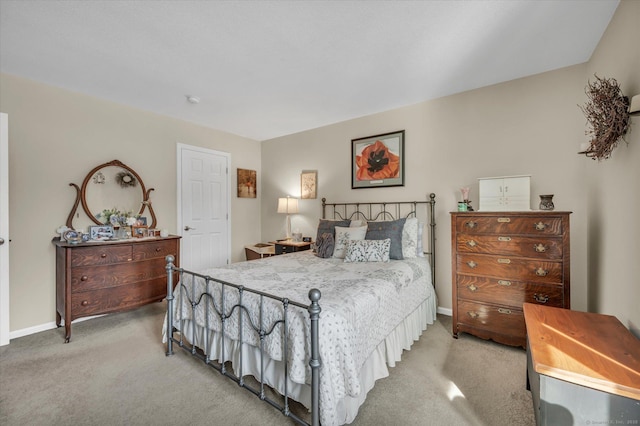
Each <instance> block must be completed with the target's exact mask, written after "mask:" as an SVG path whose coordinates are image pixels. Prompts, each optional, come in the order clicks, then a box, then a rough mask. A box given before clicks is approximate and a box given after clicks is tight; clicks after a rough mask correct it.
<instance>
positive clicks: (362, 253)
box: [344, 238, 391, 263]
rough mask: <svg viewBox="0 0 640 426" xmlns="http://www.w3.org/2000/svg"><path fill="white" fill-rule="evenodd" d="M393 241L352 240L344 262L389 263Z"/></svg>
mask: <svg viewBox="0 0 640 426" xmlns="http://www.w3.org/2000/svg"><path fill="white" fill-rule="evenodd" d="M390 247H391V239H390V238H387V239H384V240H350V241H349V243H348V244H347V254H346V255H345V257H344V261H345V262H347V263H352V262H388V261H389V249H390Z"/></svg>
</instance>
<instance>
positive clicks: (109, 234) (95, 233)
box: [89, 225, 113, 241]
mask: <svg viewBox="0 0 640 426" xmlns="http://www.w3.org/2000/svg"><path fill="white" fill-rule="evenodd" d="M89 236H90V239H92V240H95V241H99V240H108V239H109V238H113V226H111V225H98V226H90V227H89Z"/></svg>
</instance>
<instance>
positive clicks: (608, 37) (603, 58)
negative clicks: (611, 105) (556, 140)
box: [585, 0, 640, 336]
mask: <svg viewBox="0 0 640 426" xmlns="http://www.w3.org/2000/svg"><path fill="white" fill-rule="evenodd" d="M638 40H640V2H638V1H633V0H626V1H622V2H621V3H620V5H619V6H618V9H617V10H616V13H615V15H614V16H613V19H612V20H611V23H610V24H609V27H608V28H607V30H606V32H605V34H604V36H603V37H602V39H601V40H600V43H599V45H598V47H597V49H596V51H595V53H594V54H593V56H592V58H591V60H590V61H589V64H588V67H587V75H586V76H585V81H586V79H587V78H590V79H592V80H593V76H594V74H597V75H598V76H599V77H607V78H615V79H616V80H617V81H618V83H620V86H621V88H622V92H623V93H624V94H625V95H627V96H633V95H637V94H640V48H639V47H638ZM631 123H632V131H631V133H629V134H627V136H626V141H627V142H628V144H625V143H624V142H622V143H621V144H620V146H618V147H617V148H616V149H615V150H614V151H613V155H612V156H611V158H610V159H608V160H604V161H601V162H597V161H588V164H587V169H586V173H585V181H586V182H588V188H589V193H588V200H589V203H588V234H587V242H588V247H589V254H588V259H589V275H588V277H589V280H588V288H589V292H588V299H589V310H590V311H593V312H599V313H604V314H609V315H615V316H616V317H618V319H620V321H622V323H623V324H624V325H625V326H626V327H628V328H629V329H631V330H633V331H634V333H635V334H636V335H638V336H640V280H639V277H640V220H638V211H640V197H638V192H639V190H640V117H635V118H632V119H631Z"/></svg>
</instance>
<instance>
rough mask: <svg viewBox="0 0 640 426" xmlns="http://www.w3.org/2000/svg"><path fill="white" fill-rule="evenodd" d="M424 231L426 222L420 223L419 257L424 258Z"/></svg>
mask: <svg viewBox="0 0 640 426" xmlns="http://www.w3.org/2000/svg"><path fill="white" fill-rule="evenodd" d="M423 230H424V222H418V250H417V253H416V254H417V255H418V257H424V248H423V247H422V231H423Z"/></svg>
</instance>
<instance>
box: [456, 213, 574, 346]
mask: <svg viewBox="0 0 640 426" xmlns="http://www.w3.org/2000/svg"><path fill="white" fill-rule="evenodd" d="M570 214H571V212H556V211H549V212H547V211H530V212H453V213H451V250H452V254H451V259H452V268H451V269H452V275H453V277H452V283H453V318H452V325H453V336H454V337H456V338H457V337H458V333H460V332H465V333H469V334H473V335H475V336H477V337H480V338H483V339H492V340H494V341H496V342H500V343H504V344H507V345H512V346H522V347H523V348H524V347H526V337H527V336H526V328H525V323H524V315H523V312H522V304H523V303H525V302H528V303H534V304H541V305H546V306H554V307H559V308H570V249H569V215H570Z"/></svg>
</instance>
